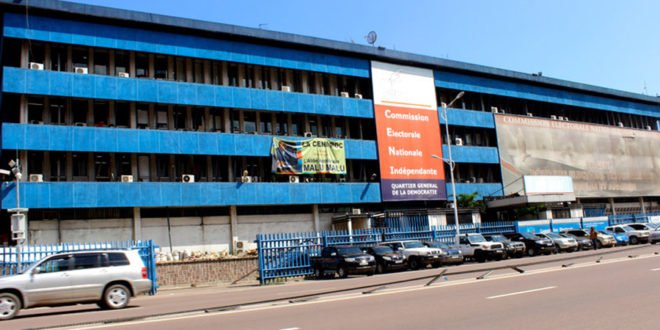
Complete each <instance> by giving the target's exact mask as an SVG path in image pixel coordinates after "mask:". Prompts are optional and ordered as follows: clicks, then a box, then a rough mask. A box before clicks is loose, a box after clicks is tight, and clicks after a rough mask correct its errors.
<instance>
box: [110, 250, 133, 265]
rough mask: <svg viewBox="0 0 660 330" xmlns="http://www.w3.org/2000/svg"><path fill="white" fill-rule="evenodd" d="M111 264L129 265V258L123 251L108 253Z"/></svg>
mask: <svg viewBox="0 0 660 330" xmlns="http://www.w3.org/2000/svg"><path fill="white" fill-rule="evenodd" d="M108 262H109V264H110V266H128V265H129V263H128V258H126V255H125V254H123V253H108Z"/></svg>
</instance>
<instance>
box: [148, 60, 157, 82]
mask: <svg viewBox="0 0 660 330" xmlns="http://www.w3.org/2000/svg"><path fill="white" fill-rule="evenodd" d="M148 61H149V65H148V70H149V72H148V73H147V76H148V77H149V78H151V79H154V78H155V77H156V58H155V57H154V54H149V57H148Z"/></svg>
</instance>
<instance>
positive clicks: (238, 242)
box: [236, 241, 248, 250]
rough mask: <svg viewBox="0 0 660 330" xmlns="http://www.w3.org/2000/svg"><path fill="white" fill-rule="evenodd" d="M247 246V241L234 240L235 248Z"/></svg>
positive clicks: (243, 248) (242, 248)
mask: <svg viewBox="0 0 660 330" xmlns="http://www.w3.org/2000/svg"><path fill="white" fill-rule="evenodd" d="M247 247H248V241H236V249H237V250H245V249H247Z"/></svg>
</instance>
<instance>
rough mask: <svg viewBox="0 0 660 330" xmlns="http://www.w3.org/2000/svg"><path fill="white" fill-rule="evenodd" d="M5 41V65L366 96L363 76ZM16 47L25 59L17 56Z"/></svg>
mask: <svg viewBox="0 0 660 330" xmlns="http://www.w3.org/2000/svg"><path fill="white" fill-rule="evenodd" d="M7 43H8V44H7V45H6V46H5V47H4V49H5V53H4V59H3V63H5V65H7V66H14V67H23V68H30V69H35V70H52V71H65V72H76V73H84V74H88V73H89V74H99V75H113V76H120V77H135V78H147V79H163V80H171V81H180V82H190V83H200V84H213V85H222V86H235V87H246V88H258V89H269V90H278V91H288V92H300V93H311V94H322V95H332V96H344V97H355V98H371V84H370V82H369V79H367V78H359V77H352V76H341V75H334V74H326V73H320V72H312V71H304V70H293V69H283V68H276V67H267V66H260V65H252V64H243V63H234V62H226V61H215V60H203V59H196V58H186V57H180V56H169V55H160V54H152V53H143V52H133V51H121V50H111V49H105V48H95V47H82V46H71V45H65V44H57V43H44V42H35V41H30V42H28V41H26V40H18V39H7ZM21 47H23V50H24V51H23V55H22V56H26V57H27V58H21V52H20V51H19V50H20V49H21ZM25 50H27V51H25Z"/></svg>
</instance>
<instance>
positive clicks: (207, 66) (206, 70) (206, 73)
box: [203, 60, 211, 84]
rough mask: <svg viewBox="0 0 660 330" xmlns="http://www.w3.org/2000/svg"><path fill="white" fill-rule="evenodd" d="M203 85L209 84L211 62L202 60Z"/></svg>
mask: <svg viewBox="0 0 660 330" xmlns="http://www.w3.org/2000/svg"><path fill="white" fill-rule="evenodd" d="M203 70H204V83H205V84H210V83H211V61H209V60H204V67H203Z"/></svg>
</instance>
